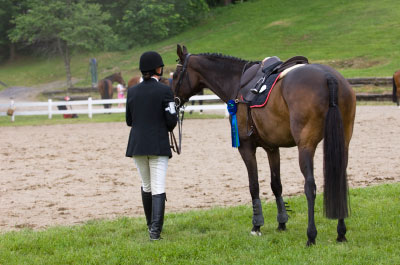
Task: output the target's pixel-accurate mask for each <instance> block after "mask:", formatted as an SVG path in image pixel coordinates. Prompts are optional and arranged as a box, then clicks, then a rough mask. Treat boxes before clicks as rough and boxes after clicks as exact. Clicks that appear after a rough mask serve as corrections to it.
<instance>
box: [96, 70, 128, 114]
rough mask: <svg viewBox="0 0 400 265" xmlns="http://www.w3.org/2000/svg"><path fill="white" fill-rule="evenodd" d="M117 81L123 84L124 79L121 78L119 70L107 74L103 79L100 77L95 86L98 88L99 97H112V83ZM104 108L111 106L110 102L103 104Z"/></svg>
mask: <svg viewBox="0 0 400 265" xmlns="http://www.w3.org/2000/svg"><path fill="white" fill-rule="evenodd" d="M114 82H118V83H120V84H122V85H123V86H125V81H124V79H123V78H122V75H121V72H119V73H114V74H112V75H109V76H107V77H106V78H104V79H101V80H100V81H99V82H98V84H97V88H98V89H99V93H100V95H101V99H111V98H113V92H114V89H113V83H114ZM104 108H105V109H109V108H111V104H104Z"/></svg>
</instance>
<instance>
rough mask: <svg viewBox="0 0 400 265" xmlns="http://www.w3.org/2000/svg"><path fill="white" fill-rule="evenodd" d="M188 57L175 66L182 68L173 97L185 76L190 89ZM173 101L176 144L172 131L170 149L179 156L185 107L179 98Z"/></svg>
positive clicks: (188, 55)
mask: <svg viewBox="0 0 400 265" xmlns="http://www.w3.org/2000/svg"><path fill="white" fill-rule="evenodd" d="M190 56H191V54H190V53H188V54H187V55H186V58H185V61H184V63H183V65H182V64H180V63H178V64H177V66H182V70H181V71H180V75H179V79H178V83H177V84H176V89H175V95H178V91H179V89H180V87H181V85H182V83H183V79H184V77H185V76H186V80H187V82H188V84H189V88H191V87H192V86H191V84H190V79H189V75H188V74H187V65H188V63H189V58H190ZM174 100H175V106H176V112H177V113H178V142H177V141H176V138H175V134H174V132H173V131H172V132H171V133H170V139H171V149H172V151H174V152H175V153H177V154H178V155H180V154H181V153H182V131H183V130H182V125H183V118H184V116H185V106H184V105H183V104H182V102H183V101H182V100H181V99H180V98H179V97H175V99H174ZM181 104H182V105H181Z"/></svg>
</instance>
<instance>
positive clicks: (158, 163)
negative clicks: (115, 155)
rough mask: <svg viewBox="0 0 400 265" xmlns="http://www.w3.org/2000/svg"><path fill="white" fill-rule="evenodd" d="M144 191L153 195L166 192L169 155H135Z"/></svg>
mask: <svg viewBox="0 0 400 265" xmlns="http://www.w3.org/2000/svg"><path fill="white" fill-rule="evenodd" d="M133 159H134V161H135V164H136V167H137V169H138V171H139V175H140V177H141V178H142V187H143V191H144V192H151V194H152V195H157V194H162V193H165V176H166V175H167V168H168V159H169V157H168V156H133Z"/></svg>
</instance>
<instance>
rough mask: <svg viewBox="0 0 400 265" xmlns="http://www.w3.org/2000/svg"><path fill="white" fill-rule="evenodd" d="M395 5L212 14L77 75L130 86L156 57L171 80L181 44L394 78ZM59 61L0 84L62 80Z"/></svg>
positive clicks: (16, 69)
mask: <svg viewBox="0 0 400 265" xmlns="http://www.w3.org/2000/svg"><path fill="white" fill-rule="evenodd" d="M397 5H398V3H397V1H396V0H370V1H363V0H355V1H343V0H331V1H327V0H324V1H314V0H298V1H289V0H269V1H266V0H258V1H256V0H254V1H247V2H245V3H243V4H236V5H231V6H228V7H221V8H217V9H213V10H212V12H211V13H210V14H209V16H208V18H207V19H205V20H204V21H203V22H202V23H199V24H198V25H197V26H196V27H194V28H190V29H188V30H187V31H186V32H184V33H182V34H180V35H177V36H175V37H172V38H170V39H167V40H165V41H162V42H159V43H154V44H152V45H148V46H144V47H135V48H134V49H132V50H128V51H124V52H99V53H90V54H75V55H74V57H73V58H72V62H71V63H72V65H71V67H72V75H73V77H75V78H77V79H79V80H81V81H80V82H79V83H78V85H87V86H89V84H90V76H88V67H89V58H91V57H96V58H97V59H98V62H99V77H100V78H102V77H105V76H106V75H108V74H110V73H113V72H116V71H119V70H121V71H122V73H123V76H124V77H125V79H126V81H127V80H128V79H129V77H131V76H133V75H136V74H137V73H138V72H139V71H138V60H139V56H140V54H141V53H142V52H143V51H145V50H150V49H151V50H157V51H159V52H160V53H161V54H162V56H163V58H164V62H165V65H166V71H165V72H166V73H167V72H168V71H170V70H173V69H175V60H176V58H177V56H176V44H177V43H180V44H184V45H186V46H187V47H188V49H189V52H191V53H201V52H219V53H223V54H228V55H233V56H236V57H241V58H244V59H248V60H261V59H263V58H264V57H266V56H272V55H277V56H279V57H280V58H281V59H287V58H289V57H291V56H294V55H304V56H306V57H308V58H309V59H310V61H311V62H320V63H325V64H329V65H332V66H333V67H335V68H336V69H338V70H339V71H340V72H341V73H342V74H343V75H344V76H345V77H373V76H378V77H381V76H391V75H392V74H393V73H394V71H395V70H397V69H398V68H399V65H398V62H399V61H400V50H399V49H398V40H399V39H400V32H399V31H398V30H397V29H398V28H399V26H400V20H399V19H398V17H399V16H400V9H399V8H395V7H396V6H397ZM64 79H65V74H64V68H63V62H62V60H61V58H50V59H46V58H42V59H37V58H22V59H21V60H19V61H16V62H14V63H7V64H3V65H1V66H0V80H1V81H3V82H5V83H7V84H8V85H10V86H16V85H29V86H30V85H38V84H42V83H46V82H50V81H55V80H64ZM0 89H2V88H0Z"/></svg>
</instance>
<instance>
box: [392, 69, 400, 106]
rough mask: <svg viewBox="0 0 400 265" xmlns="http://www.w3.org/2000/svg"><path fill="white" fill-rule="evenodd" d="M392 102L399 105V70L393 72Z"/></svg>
mask: <svg viewBox="0 0 400 265" xmlns="http://www.w3.org/2000/svg"><path fill="white" fill-rule="evenodd" d="M393 102H394V103H397V106H399V107H400V70H397V71H396V72H395V73H394V74H393Z"/></svg>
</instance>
